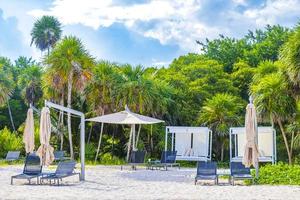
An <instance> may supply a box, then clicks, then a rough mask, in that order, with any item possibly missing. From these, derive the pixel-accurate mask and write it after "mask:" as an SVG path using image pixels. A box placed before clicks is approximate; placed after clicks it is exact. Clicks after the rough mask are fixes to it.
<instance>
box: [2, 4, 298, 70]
mask: <svg viewBox="0 0 300 200" xmlns="http://www.w3.org/2000/svg"><path fill="white" fill-rule="evenodd" d="M43 15H53V16H56V17H57V18H58V19H59V20H60V21H61V22H62V24H63V33H64V35H75V36H78V37H79V38H80V39H81V40H82V41H83V43H84V44H85V46H86V48H87V49H88V50H89V51H90V53H91V54H92V55H94V56H95V57H96V58H97V59H105V60H109V61H113V62H119V63H130V64H134V65H137V64H142V65H144V66H151V65H157V66H160V65H168V64H169V63H170V62H171V61H172V60H173V59H174V58H176V57H178V56H179V55H183V54H186V53H188V52H196V53H198V52H199V46H197V44H196V43H195V40H200V41H201V40H202V41H203V40H205V39H206V38H209V39H213V38H216V37H218V35H219V34H224V35H227V36H231V37H241V36H243V35H244V34H246V33H247V31H248V30H249V29H250V30H253V29H255V28H262V27H264V26H265V25H266V24H271V25H273V24H281V25H283V26H288V27H293V26H295V24H296V23H297V22H298V21H299V20H300V18H299V17H300V0H252V1H247V0H101V1H100V0H76V1H74V0H43V1H41V0H0V55H1V56H7V57H9V58H12V59H15V58H17V57H18V56H20V55H25V56H29V57H30V56H32V57H33V58H35V59H37V60H40V58H41V52H39V51H38V50H37V49H36V48H35V47H34V46H32V47H30V41H31V38H30V31H31V29H32V26H33V23H34V21H35V20H36V19H38V18H40V17H41V16H43Z"/></svg>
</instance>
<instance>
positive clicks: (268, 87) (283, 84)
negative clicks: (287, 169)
mask: <svg viewBox="0 0 300 200" xmlns="http://www.w3.org/2000/svg"><path fill="white" fill-rule="evenodd" d="M251 95H252V96H253V97H254V104H255V105H256V107H257V111H258V113H260V114H261V115H263V116H267V117H269V118H270V121H271V123H272V126H274V123H277V124H278V125H279V128H280V131H281V133H282V137H283V140H284V144H285V147H286V151H287V154H288V160H289V163H290V164H291V163H292V155H291V152H290V148H289V144H288V140H287V134H286V131H285V127H284V125H283V122H284V121H285V120H287V119H288V118H289V117H291V115H292V114H293V112H294V108H295V99H294V98H293V97H292V95H291V93H290V90H289V88H288V83H287V81H286V80H285V78H284V76H283V75H282V73H280V72H277V73H272V74H269V75H266V76H264V77H263V78H261V79H260V81H259V82H258V83H257V84H253V85H252V86H251Z"/></svg>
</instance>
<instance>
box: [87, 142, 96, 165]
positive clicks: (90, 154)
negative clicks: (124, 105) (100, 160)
mask: <svg viewBox="0 0 300 200" xmlns="http://www.w3.org/2000/svg"><path fill="white" fill-rule="evenodd" d="M96 153H97V147H96V145H94V144H92V143H90V144H86V145H85V158H86V160H88V161H93V160H94V159H95V156H96Z"/></svg>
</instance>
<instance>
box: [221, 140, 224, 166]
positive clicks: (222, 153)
mask: <svg viewBox="0 0 300 200" xmlns="http://www.w3.org/2000/svg"><path fill="white" fill-rule="evenodd" d="M223 160H224V142H223V141H222V145H221V161H222V162H223Z"/></svg>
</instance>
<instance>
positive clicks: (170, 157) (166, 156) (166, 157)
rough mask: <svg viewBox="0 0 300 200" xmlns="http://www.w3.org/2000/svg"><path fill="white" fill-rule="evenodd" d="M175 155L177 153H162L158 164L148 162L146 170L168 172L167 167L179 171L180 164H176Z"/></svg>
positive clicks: (156, 162)
mask: <svg viewBox="0 0 300 200" xmlns="http://www.w3.org/2000/svg"><path fill="white" fill-rule="evenodd" d="M176 154H177V151H163V152H162V153H161V159H160V162H158V161H154V162H150V163H149V167H148V168H149V169H152V170H153V169H154V168H156V169H157V168H159V169H160V168H164V169H165V170H168V167H178V169H180V163H176Z"/></svg>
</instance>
